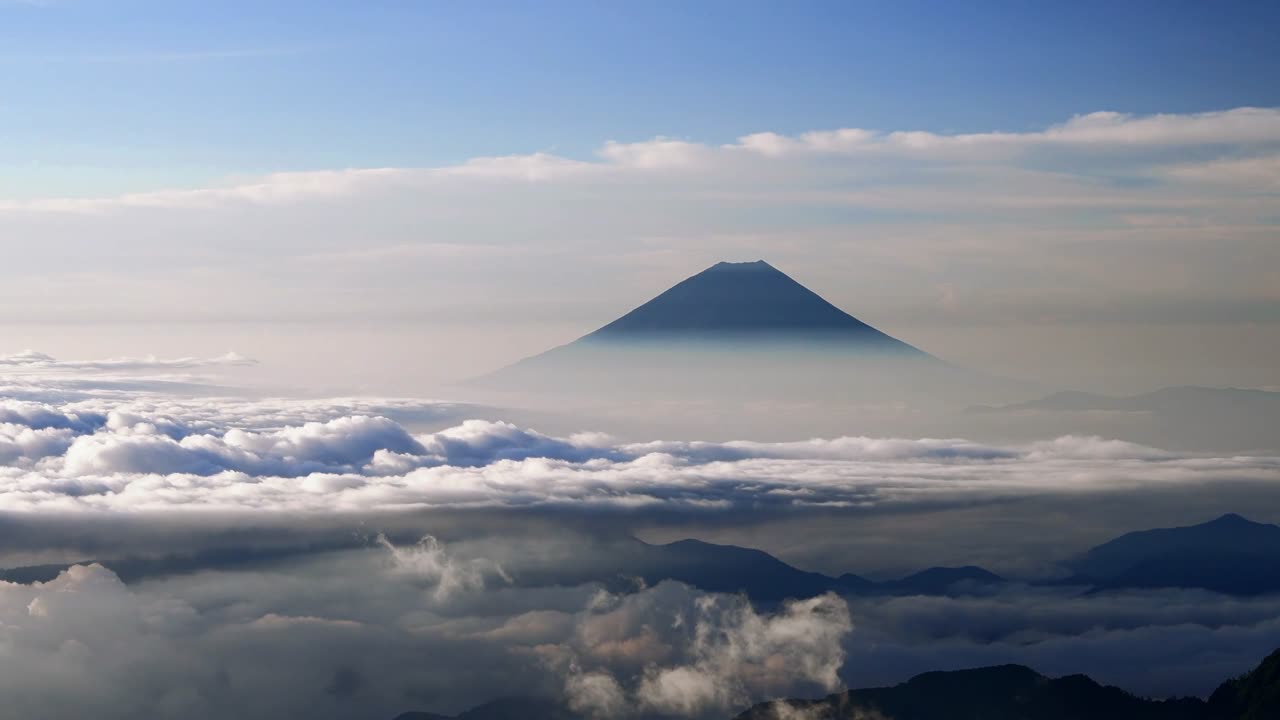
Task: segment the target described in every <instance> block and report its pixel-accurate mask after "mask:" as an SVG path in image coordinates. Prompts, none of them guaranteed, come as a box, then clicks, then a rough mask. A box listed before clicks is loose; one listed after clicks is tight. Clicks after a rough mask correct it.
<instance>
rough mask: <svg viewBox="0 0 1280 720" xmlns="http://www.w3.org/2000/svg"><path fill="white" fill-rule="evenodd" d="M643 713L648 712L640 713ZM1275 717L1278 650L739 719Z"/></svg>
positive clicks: (754, 710)
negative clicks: (1151, 673)
mask: <svg viewBox="0 0 1280 720" xmlns="http://www.w3.org/2000/svg"><path fill="white" fill-rule="evenodd" d="M639 717H644V715H643V714H640V715H639ZM516 718H519V719H520V720H581V719H582V716H580V715H577V714H575V713H574V712H573V711H571V710H569V709H568V708H567V707H565V705H564V704H563V703H562V702H558V701H555V700H551V699H545V698H520V697H504V698H500V699H498V700H494V701H491V702H488V703H485V704H483V705H480V706H477V707H475V708H473V709H471V710H468V711H466V712H464V713H462V714H461V715H458V716H456V717H448V716H444V715H436V714H433V713H425V712H409V713H404V714H402V715H399V716H397V717H396V718H395V720H515V719H516ZM800 718H803V719H804V720H1274V718H1280V650H1277V651H1276V652H1274V653H1272V654H1271V655H1270V656H1268V657H1267V658H1266V659H1265V660H1263V661H1262V663H1261V664H1259V665H1258V667H1257V668H1255V669H1253V670H1251V671H1249V672H1247V673H1245V674H1244V675H1241V676H1240V677H1238V678H1235V679H1232V680H1228V681H1226V682H1224V683H1222V685H1220V686H1219V687H1218V689H1217V690H1215V691H1214V692H1213V694H1212V695H1210V696H1209V700H1208V701H1207V702H1206V701H1204V700H1201V699H1199V698H1175V699H1170V700H1150V699H1146V698H1140V697H1138V696H1136V695H1133V694H1131V693H1128V692H1126V691H1124V690H1121V689H1120V688H1117V687H1112V686H1109V685H1101V684H1099V683H1097V682H1095V681H1094V680H1093V679H1091V678H1089V677H1088V676H1087V675H1068V676H1065V677H1060V678H1050V677H1046V676H1044V675H1041V674H1040V673H1038V672H1036V671H1035V670H1032V669H1031V668H1029V667H1025V666H1022V665H997V666H993V667H983V668H974V669H970V670H953V671H935V672H927V673H923V674H921V675H917V676H915V677H913V678H911V679H910V680H908V681H906V682H904V683H900V684H898V685H894V686H892V687H879V688H864V689H861V690H846V691H844V692H840V693H835V694H834V695H828V696H827V697H825V698H820V699H817V700H807V699H806V700H770V701H768V702H763V703H760V704H758V705H755V706H754V707H751V708H749V709H747V710H746V711H745V712H743V713H741V714H740V715H738V716H737V718H736V720H788V719H790V720H799V719H800Z"/></svg>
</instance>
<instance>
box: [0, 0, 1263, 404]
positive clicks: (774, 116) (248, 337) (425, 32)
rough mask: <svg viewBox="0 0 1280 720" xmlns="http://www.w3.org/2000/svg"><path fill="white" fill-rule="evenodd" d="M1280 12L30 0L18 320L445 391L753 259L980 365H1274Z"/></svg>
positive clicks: (895, 330) (20, 77)
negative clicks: (695, 278)
mask: <svg viewBox="0 0 1280 720" xmlns="http://www.w3.org/2000/svg"><path fill="white" fill-rule="evenodd" d="M1277 15H1280V10H1278V9H1277V8H1276V7H1275V5H1274V3H1265V2H1255V3H1250V2H1233V3H1218V4H1212V5H1209V4H1205V3H1193V2H1133V3H1124V4H1123V5H1122V6H1116V5H1115V4H1113V3H1101V2H1080V3H1069V4H1068V3H1060V4H1054V5H1046V4H1036V5H1031V4H1026V3H1014V2H991V3H982V4H978V5H969V6H961V5H959V4H955V3H943V2H928V3H925V2H902V3H882V2H850V3H821V2H811V3H801V4H780V3H756V2H733V3H728V2H723V3H722V2H705V3H667V2H660V3H645V4H639V3H635V4H621V3H488V2H481V3H465V4H463V3H424V2H362V3H301V2H267V3H262V2H253V3H250V2H223V3H195V2H164V3H160V2H106V1H101V2H99V1H95V0H48V1H39V2H34V1H33V2H13V1H9V2H2V3H0V47H2V48H3V49H2V50H0V67H3V68H4V71H3V72H0V97H3V101H2V102H0V138H2V139H3V143H0V242H3V243H4V250H5V252H6V254H7V256H8V258H9V261H8V262H6V263H5V264H4V267H3V268H2V269H0V280H3V283H2V285H3V289H0V300H3V308H0V325H2V326H4V334H5V335H6V336H7V337H8V338H10V339H9V341H8V344H10V345H12V347H10V348H9V351H18V350H21V349H24V348H27V347H31V348H34V349H37V350H41V351H46V352H51V353H53V354H56V355H58V356H60V357H74V356H79V357H100V356H103V355H104V354H112V353H116V354H127V353H132V352H134V351H136V350H137V344H138V343H137V342H136V340H137V339H139V338H141V339H144V340H146V341H147V342H149V343H150V344H152V345H154V346H155V347H154V349H153V351H154V352H160V353H168V354H171V355H172V354H177V355H190V354H221V353H222V352H226V351H228V350H234V351H237V352H241V353H245V354H249V355H253V356H255V357H261V358H265V359H267V360H269V361H272V362H270V363H268V364H269V365H271V366H274V367H281V368H283V367H288V368H289V369H288V370H287V371H281V372H282V374H286V373H287V375H288V377H291V378H298V377H302V378H305V383H306V384H309V385H317V384H320V385H326V386H334V387H346V388H355V389H378V390H382V391H387V390H388V388H386V387H375V388H370V387H369V386H368V384H369V383H370V382H371V380H369V378H368V377H356V375H357V372H356V371H357V370H358V369H360V368H366V369H367V368H370V367H376V369H377V372H374V373H366V375H373V376H375V377H378V378H385V379H386V380H387V384H388V385H392V384H394V385H396V386H397V387H398V388H409V389H412V390H415V391H419V390H423V389H425V388H427V387H429V386H431V385H432V384H434V383H439V382H446V381H449V380H452V379H457V378H458V377H460V376H467V375H469V374H472V373H474V372H475V371H478V370H487V369H492V368H495V367H499V366H501V365H503V364H506V363H508V362H510V361H512V360H514V359H517V358H519V357H522V356H526V355H529V354H532V353H535V352H538V351H540V350H542V349H545V348H546V347H549V346H552V345H555V344H558V343H561V342H564V341H567V340H570V339H572V338H573V337H576V336H578V335H580V334H583V333H585V332H587V331H589V330H591V329H594V328H595V327H597V326H599V325H601V324H604V323H605V322H608V321H609V320H611V319H612V318H613V317H616V316H617V315H619V314H621V313H622V312H625V311H626V310H628V309H630V308H631V307H634V306H635V305H637V304H639V303H640V302H643V301H644V300H646V299H647V298H648V297H650V296H652V295H654V294H656V293H657V292H660V291H661V290H662V289H664V288H666V287H668V286H669V285H671V284H673V283H675V282H677V281H678V280H680V279H682V278H684V277H686V276H688V275H690V274H692V273H694V272H697V271H698V270H700V269H702V268H703V267H705V266H707V265H710V264H712V263H714V262H716V261H719V260H754V259H757V258H763V259H767V260H769V261H770V262H772V263H773V264H775V265H777V266H778V267H779V268H781V269H783V270H784V271H786V272H788V273H790V274H792V275H793V276H794V277H796V278H797V279H798V280H800V281H801V282H802V283H804V284H806V285H808V286H809V287H811V288H813V289H814V290H816V291H818V292H819V293H821V294H823V295H824V296H825V297H828V298H829V299H831V300H832V301H833V302H835V303H836V304H837V305H839V306H841V307H842V308H844V309H846V310H848V311H849V312H851V313H853V314H854V315H856V316H858V317H860V318H861V319H863V320H866V321H868V322H871V323H873V324H875V325H877V326H879V327H882V328H883V329H885V330H887V331H889V332H891V333H892V334H895V335H897V336H899V337H902V338H903V339H906V340H908V341H910V342H912V343H914V344H916V345H918V346H920V347H923V348H924V349H926V350H929V351H931V352H934V353H935V354H938V355H940V356H943V357H946V358H948V359H951V360H954V361H956V362H961V363H964V364H968V365H972V366H975V367H979V368H982V369H986V370H990V371H997V372H1004V373H1009V374H1014V375H1020V376H1037V377H1042V378H1045V379H1048V380H1050V381H1052V382H1055V383H1058V384H1059V385H1069V386H1073V387H1087V388H1104V389H1108V390H1130V391H1136V390H1143V389H1151V388H1152V387H1153V386H1158V385H1161V384H1179V383H1197V384H1215V385H1240V386H1247V387H1271V386H1276V385H1280V377H1277V375H1276V372H1275V370H1274V367H1276V366H1280V363H1276V362H1275V361H1274V359H1275V358H1276V357H1277V356H1280V340H1276V338H1277V337H1280V333H1276V332H1275V330H1276V323H1277V322H1278V321H1280V296H1278V295H1277V291H1276V288H1277V287H1280V277H1278V276H1277V268H1280V258H1278V257H1277V254H1278V252H1280V251H1278V250H1277V245H1276V242H1275V234H1276V224H1277V220H1280V215H1277V213H1276V210H1275V208H1276V206H1277V204H1276V195H1277V192H1280V185H1277V182H1278V181H1277V177H1278V175H1280V170H1278V168H1280V110H1276V108H1277V107H1278V106H1280V87H1277V85H1276V84H1275V83H1274V82H1273V81H1272V78H1274V76H1275V75H1276V73H1277V70H1280V68H1277V65H1278V64H1280V53H1277V52H1276V51H1275V49H1274V42H1273V40H1274V38H1273V37H1271V36H1270V35H1271V34H1270V33H1269V32H1268V31H1269V29H1270V28H1272V27H1275V24H1276V22H1277V21H1278V20H1280V17H1277ZM913 133H914V134H913ZM69 328H75V330H74V332H73V331H71V330H69ZM126 338H127V339H128V340H127V342H126V340H125V339H126ZM126 344H127V345H128V347H125V345H126ZM320 348H325V349H326V352H325V356H326V359H327V360H328V362H327V363H325V364H324V367H321V366H320V365H319V364H317V363H316V362H315V357H316V355H317V350H318V349H320ZM372 348H383V349H385V348H395V349H396V352H395V353H393V354H392V355H394V356H398V357H404V356H413V357H414V358H415V361H414V362H413V363H412V367H411V368H406V367H404V366H405V364H406V363H404V362H402V361H400V360H396V361H394V362H392V361H389V360H388V359H387V357H388V354H387V353H385V352H377V353H375V352H373V351H372ZM148 350H152V349H151V348H148Z"/></svg>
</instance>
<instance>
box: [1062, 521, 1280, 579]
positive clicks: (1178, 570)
mask: <svg viewBox="0 0 1280 720" xmlns="http://www.w3.org/2000/svg"><path fill="white" fill-rule="evenodd" d="M1072 569H1073V570H1075V571H1076V573H1078V574H1079V575H1080V576H1082V577H1085V578H1089V579H1090V580H1091V581H1092V582H1093V583H1094V584H1095V585H1096V586H1097V587H1098V588H1101V589H1111V588H1126V587H1141V588H1154V587H1196V588H1203V589H1206V590H1213V591H1215V592H1222V593H1228V594H1233V595H1254V594H1259V593H1265V592H1276V591H1280V526H1276V525H1270V524H1267V523H1256V522H1252V521H1250V520H1247V519H1245V518H1243V517H1241V516H1239V515H1236V514H1227V515H1223V516H1222V517H1219V518H1217V519H1215V520H1211V521H1209V522H1206V523H1201V524H1199V525H1191V526H1187V527H1176V528H1160V529H1155V530H1142V531H1138V532H1132V533H1128V534H1126V535H1122V536H1120V537H1118V538H1116V539H1115V540H1111V541H1110V542H1106V543H1103V544H1102V545H1099V546H1097V547H1095V548H1093V549H1091V550H1089V551H1088V552H1086V553H1085V554H1084V555H1082V556H1081V557H1079V558H1077V559H1076V560H1075V561H1074V562H1073V563H1072Z"/></svg>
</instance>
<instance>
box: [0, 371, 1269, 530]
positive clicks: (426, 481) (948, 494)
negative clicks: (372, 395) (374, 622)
mask: <svg viewBox="0 0 1280 720" xmlns="http://www.w3.org/2000/svg"><path fill="white" fill-rule="evenodd" d="M347 402H350V404H349V405H348V404H346V403H347ZM465 409H466V408H465V406H456V405H450V404H442V405H440V406H436V405H433V404H431V403H418V404H417V405H416V406H415V405H414V404H413V403H411V402H407V401H406V402H403V403H395V402H386V403H381V404H380V403H378V402H375V401H305V402H303V401H300V402H289V401H243V400H241V401H235V400H225V401H222V400H214V401H209V400H201V399H190V400H179V399H173V398H167V399H166V398H160V397H156V398H152V399H146V400H136V401H132V402H124V403H118V404H115V403H112V402H111V401H110V400H107V399H101V398H99V399H94V400H83V401H75V402H67V403H57V402H52V403H33V402H30V401H20V400H10V401H6V402H5V403H3V404H0V463H3V465H0V508H3V509H8V510H21V511H34V510H40V509H59V510H97V511H104V510H144V509H145V510H159V509H166V508H172V509H186V510H193V509H205V510H229V509H241V510H263V511H286V512H289V511H301V512H307V513H317V512H319V513H325V512H333V511H376V510H388V509H393V508H426V507H528V506H550V507H584V508H585V507H600V508H605V507H612V508H617V509H624V510H625V509H627V508H642V507H648V508H663V507H669V508H672V509H676V508H701V509H706V510H715V509H717V508H719V509H728V508H737V507H757V508H759V507H777V508H785V507H816V508H821V507H827V508H839V507H866V508H870V507H894V506H910V505H913V504H921V503H924V504H928V503H938V502H956V501H990V500H996V499H1002V498H1004V499H1007V498H1016V497H1027V496H1041V495H1047V494H1053V493H1063V492H1067V493H1078V492H1108V491H1115V490H1121V489H1133V488H1138V487H1146V486H1153V487H1157V486H1168V485H1178V484H1191V483H1206V482H1210V481H1213V480H1242V481H1254V480H1256V481H1268V480H1272V479H1275V478H1276V477H1277V476H1278V474H1280V459H1277V458H1273V457H1252V456H1238V457H1209V456H1199V455H1192V454H1180V453H1171V452H1166V451H1162V450H1157V449H1153V448H1148V447H1144V446H1140V445H1135V444H1132V443H1126V442H1121V441H1115V440H1106V439H1102V438H1097V437H1074V436H1073V437H1063V438H1058V439H1056V440H1052V441H1042V442H1035V443H1030V444H1024V445H992V444H984V443H976V442H972V441H967V440H962V439H904V438H868V437H846V438H833V439H815V440H809V441H804V442H775V443H766V442H746V441H730V442H723V443H711V442H686V441H659V442H644V443H623V442H617V441H614V440H612V439H611V438H609V437H608V436H606V435H600V434H591V433H586V434H580V435H575V436H571V437H567V438H562V437H554V436H550V435H546V434H543V433H539V432H537V431H534V430H529V429H524V428H519V427H517V426H515V425H512V424H510V423H505V422H497V421H482V420H468V421H465V422H462V423H460V424H457V425H454V426H452V427H446V428H445V429H442V430H439V431H436V432H429V433H414V432H412V431H411V430H409V429H408V428H407V427H406V426H405V425H403V424H401V423H400V422H397V421H396V420H393V419H391V418H390V417H388V416H387V415H384V414H368V415H366V414H348V413H349V412H350V411H351V410H356V411H359V410H370V411H378V410H382V411H385V412H387V413H389V414H395V413H397V412H399V413H402V414H403V416H404V417H405V418H413V417H415V413H416V416H417V417H422V416H424V415H425V416H428V417H434V418H435V419H436V420H441V419H445V418H449V417H451V416H456V413H458V412H462V411H465Z"/></svg>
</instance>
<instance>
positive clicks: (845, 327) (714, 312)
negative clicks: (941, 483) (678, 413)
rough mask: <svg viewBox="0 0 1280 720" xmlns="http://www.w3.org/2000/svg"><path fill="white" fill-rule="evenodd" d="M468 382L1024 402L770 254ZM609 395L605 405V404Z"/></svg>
mask: <svg viewBox="0 0 1280 720" xmlns="http://www.w3.org/2000/svg"><path fill="white" fill-rule="evenodd" d="M471 385H472V386H474V387H478V388H488V389H495V390H503V391H519V392H526V393H531V394H533V395H547V394H551V395H552V396H553V397H555V398H556V399H557V400H558V401H559V402H558V405H559V404H563V401H564V400H565V399H566V398H574V399H586V400H588V401H589V404H590V403H595V404H602V405H605V406H610V407H611V406H615V405H616V404H617V402H616V401H617V399H619V398H625V399H626V401H627V402H645V403H654V402H656V403H666V402H671V401H678V402H681V403H683V404H697V403H699V402H705V401H710V402H705V405H704V407H705V408H711V409H714V408H718V407H728V406H735V405H740V404H743V403H747V404H750V403H755V402H760V401H770V402H778V403H789V404H793V405H794V404H799V405H805V404H809V403H818V404H821V405H823V406H827V407H831V406H835V407H849V406H851V405H856V406H865V407H892V406H893V405H891V404H892V403H897V402H908V403H909V404H911V405H913V406H917V405H919V406H925V405H928V406H938V405H946V406H948V407H952V408H954V409H961V408H963V407H965V406H967V405H971V404H973V403H974V402H983V401H992V400H996V399H1002V400H1003V401H1010V400H1015V399H1024V398H1025V397H1027V395H1028V392H1029V390H1030V388H1029V387H1028V386H1027V385H1026V384H1025V383H1017V382H1011V381H1008V380H1004V379H1000V378H990V377H986V376H983V375H982V374H980V373H975V372H972V371H968V370H964V369H962V368H958V367H955V366H952V365H950V364H948V363H946V362H943V361H942V360H939V359H938V358H936V357H934V356H932V355H930V354H928V353H926V352H924V351H922V350H920V349H918V348H916V347H913V346H912V345H909V344H908V343H905V342H903V341H901V340H899V339H897V338H895V337H892V336H890V335H888V334H886V333H884V332H881V331H880V330H878V329H876V328H874V327H872V326H871V325H869V324H867V323H864V322H862V321H861V320H859V319H857V318H855V317H854V316H852V315H850V314H849V313H847V312H845V311H843V310H841V309H840V308H838V307H836V306H835V305H832V304H831V303H830V302H827V301H826V300H824V299H823V298H822V297H820V296H819V295H817V294H816V293H814V292H813V291H811V290H809V289H808V288H806V287H804V286H803V285H801V284H800V283H798V282H796V281H795V280H794V279H792V278H791V277H789V276H787V275H786V274H785V273H783V272H781V271H779V270H778V269H777V268H775V267H773V266H772V265H770V264H768V263H766V262H764V261H756V262H750V263H718V264H716V265H713V266H712V267H710V268H707V269H706V270H704V271H702V272H700V273H698V274H696V275H694V276H692V277H689V278H686V279H685V280H683V281H681V282H680V283H677V284H676V285H675V286H673V287H671V288H670V289H668V290H666V291H665V292H663V293H661V294H659V295H658V296H657V297H654V298H653V299H652V300H649V301H648V302H646V303H644V304H642V305H640V306H639V307H637V308H635V309H634V310H632V311H630V312H628V313H626V314H625V315H623V316H622V317H619V318H618V319H616V320H614V321H612V322H610V323H608V324H606V325H604V326H603V327H601V328H599V329H597V330H595V331H593V332H591V333H588V334H586V335H584V336H582V337H580V338H578V339H577V340H575V341H573V342H570V343H568V344H566V345H561V346H559V347H556V348H553V349H551V350H548V351H546V352H543V353H541V354H538V355H535V356H533V357H529V358H525V359H524V360H521V361H519V362H517V363H515V364H513V365H509V366H507V367H505V368H502V369H500V370H498V371H496V372H494V373H491V374H489V375H486V376H483V377H480V378H476V379H475V380H473V381H471ZM611 400H612V401H613V402H610V401H611Z"/></svg>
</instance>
